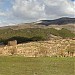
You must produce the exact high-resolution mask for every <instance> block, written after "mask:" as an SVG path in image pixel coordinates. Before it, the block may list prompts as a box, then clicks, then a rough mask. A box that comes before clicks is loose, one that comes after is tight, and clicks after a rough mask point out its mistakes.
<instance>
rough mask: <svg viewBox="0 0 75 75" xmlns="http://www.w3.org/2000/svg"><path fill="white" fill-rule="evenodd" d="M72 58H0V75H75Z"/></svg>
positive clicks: (74, 61)
mask: <svg viewBox="0 0 75 75" xmlns="http://www.w3.org/2000/svg"><path fill="white" fill-rule="evenodd" d="M74 64H75V58H74V57H59V58H56V57H39V58H26V57H18V56H17V57H15V56H9V57H2V56H1V57H0V75H75V74H74V71H75V68H74V67H75V65H74Z"/></svg>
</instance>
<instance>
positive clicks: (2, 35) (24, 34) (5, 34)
mask: <svg viewBox="0 0 75 75" xmlns="http://www.w3.org/2000/svg"><path fill="white" fill-rule="evenodd" d="M74 37H75V34H74V33H72V32H71V31H69V30H67V29H64V28H62V29H61V30H57V29H54V28H47V29H43V28H25V29H19V30H13V29H1V30H0V41H1V42H4V43H5V44H7V42H8V41H9V40H17V41H18V43H23V42H30V41H43V40H49V39H51V38H74Z"/></svg>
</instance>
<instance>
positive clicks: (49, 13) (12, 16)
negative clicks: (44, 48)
mask: <svg viewBox="0 0 75 75" xmlns="http://www.w3.org/2000/svg"><path fill="white" fill-rule="evenodd" d="M7 1H8V2H5V0H0V17H2V20H5V21H6V22H7V23H22V22H31V21H36V20H39V19H55V18H59V17H75V1H72V0H57V1H56V0H7ZM7 3H8V4H9V5H8V4H7ZM3 4H4V6H3ZM0 19H1V18H0Z"/></svg>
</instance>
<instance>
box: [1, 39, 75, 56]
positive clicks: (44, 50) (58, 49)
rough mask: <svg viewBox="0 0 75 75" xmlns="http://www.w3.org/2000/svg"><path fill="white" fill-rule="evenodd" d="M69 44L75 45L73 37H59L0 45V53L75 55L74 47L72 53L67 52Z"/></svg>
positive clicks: (5, 54) (4, 54)
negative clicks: (12, 44) (57, 38)
mask: <svg viewBox="0 0 75 75" xmlns="http://www.w3.org/2000/svg"><path fill="white" fill-rule="evenodd" d="M71 44H73V45H74V47H75V40H74V39H59V40H49V41H39V42H29V43H23V44H18V45H14V46H3V47H0V55H3V56H7V55H21V56H25V57H40V56H49V57H51V56H57V57H59V56H75V48H73V50H74V53H73V55H70V54H68V51H67V50H68V48H69V47H70V46H71Z"/></svg>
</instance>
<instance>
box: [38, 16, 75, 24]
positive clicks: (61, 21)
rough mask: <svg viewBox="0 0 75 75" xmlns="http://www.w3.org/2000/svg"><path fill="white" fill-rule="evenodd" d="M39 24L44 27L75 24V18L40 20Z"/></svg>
mask: <svg viewBox="0 0 75 75" xmlns="http://www.w3.org/2000/svg"><path fill="white" fill-rule="evenodd" d="M38 24H42V25H64V24H75V18H68V17H62V18H59V19H55V20H40V21H39V22H38Z"/></svg>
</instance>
